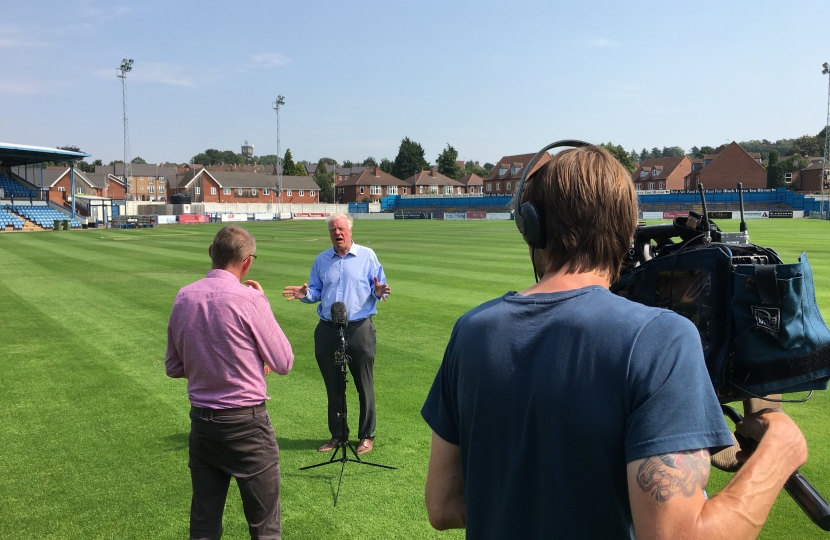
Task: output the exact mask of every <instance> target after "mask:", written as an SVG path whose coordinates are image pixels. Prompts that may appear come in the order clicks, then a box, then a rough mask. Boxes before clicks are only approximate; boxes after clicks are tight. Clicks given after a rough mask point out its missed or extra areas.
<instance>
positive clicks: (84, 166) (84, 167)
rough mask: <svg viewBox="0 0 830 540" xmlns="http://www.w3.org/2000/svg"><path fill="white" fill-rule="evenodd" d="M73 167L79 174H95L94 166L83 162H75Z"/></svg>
mask: <svg viewBox="0 0 830 540" xmlns="http://www.w3.org/2000/svg"><path fill="white" fill-rule="evenodd" d="M75 167H77V168H78V169H80V170H81V172H86V173H94V172H95V165H93V164H92V163H87V162H86V161H83V160H81V161H76V162H75Z"/></svg>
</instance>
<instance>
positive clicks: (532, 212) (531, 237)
mask: <svg viewBox="0 0 830 540" xmlns="http://www.w3.org/2000/svg"><path fill="white" fill-rule="evenodd" d="M519 214H520V215H521V223H517V225H518V226H519V232H521V233H522V237H524V239H525V242H527V245H529V246H530V247H532V248H534V249H544V248H545V246H547V243H548V234H547V228H546V227H545V209H544V207H543V206H542V204H541V203H539V202H538V201H528V202H526V203H524V204H523V205H522V206H521V208H520V209H519ZM523 229H524V230H523Z"/></svg>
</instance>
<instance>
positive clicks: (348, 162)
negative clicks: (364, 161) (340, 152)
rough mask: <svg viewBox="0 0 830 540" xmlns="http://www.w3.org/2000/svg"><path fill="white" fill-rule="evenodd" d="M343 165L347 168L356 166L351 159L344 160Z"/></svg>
mask: <svg viewBox="0 0 830 540" xmlns="http://www.w3.org/2000/svg"><path fill="white" fill-rule="evenodd" d="M343 166H344V167H346V168H347V169H350V168H352V167H354V163H352V162H351V161H349V160H348V159H347V160H345V161H344V162H343Z"/></svg>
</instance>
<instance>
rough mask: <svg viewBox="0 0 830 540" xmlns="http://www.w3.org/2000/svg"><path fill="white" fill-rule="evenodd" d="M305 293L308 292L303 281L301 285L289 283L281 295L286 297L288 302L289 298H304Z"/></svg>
mask: <svg viewBox="0 0 830 540" xmlns="http://www.w3.org/2000/svg"><path fill="white" fill-rule="evenodd" d="M306 294H308V283H303V284H302V286H295V285H289V286H288V287H286V288H285V289H283V291H282V295H283V296H284V297H286V298H287V299H288V301H289V302H290V301H291V300H300V299H301V298H305V296H306Z"/></svg>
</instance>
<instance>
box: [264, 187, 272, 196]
mask: <svg viewBox="0 0 830 540" xmlns="http://www.w3.org/2000/svg"><path fill="white" fill-rule="evenodd" d="M270 193H271V190H270V189H268V188H265V189H263V190H262V194H263V195H268V194H270Z"/></svg>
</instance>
